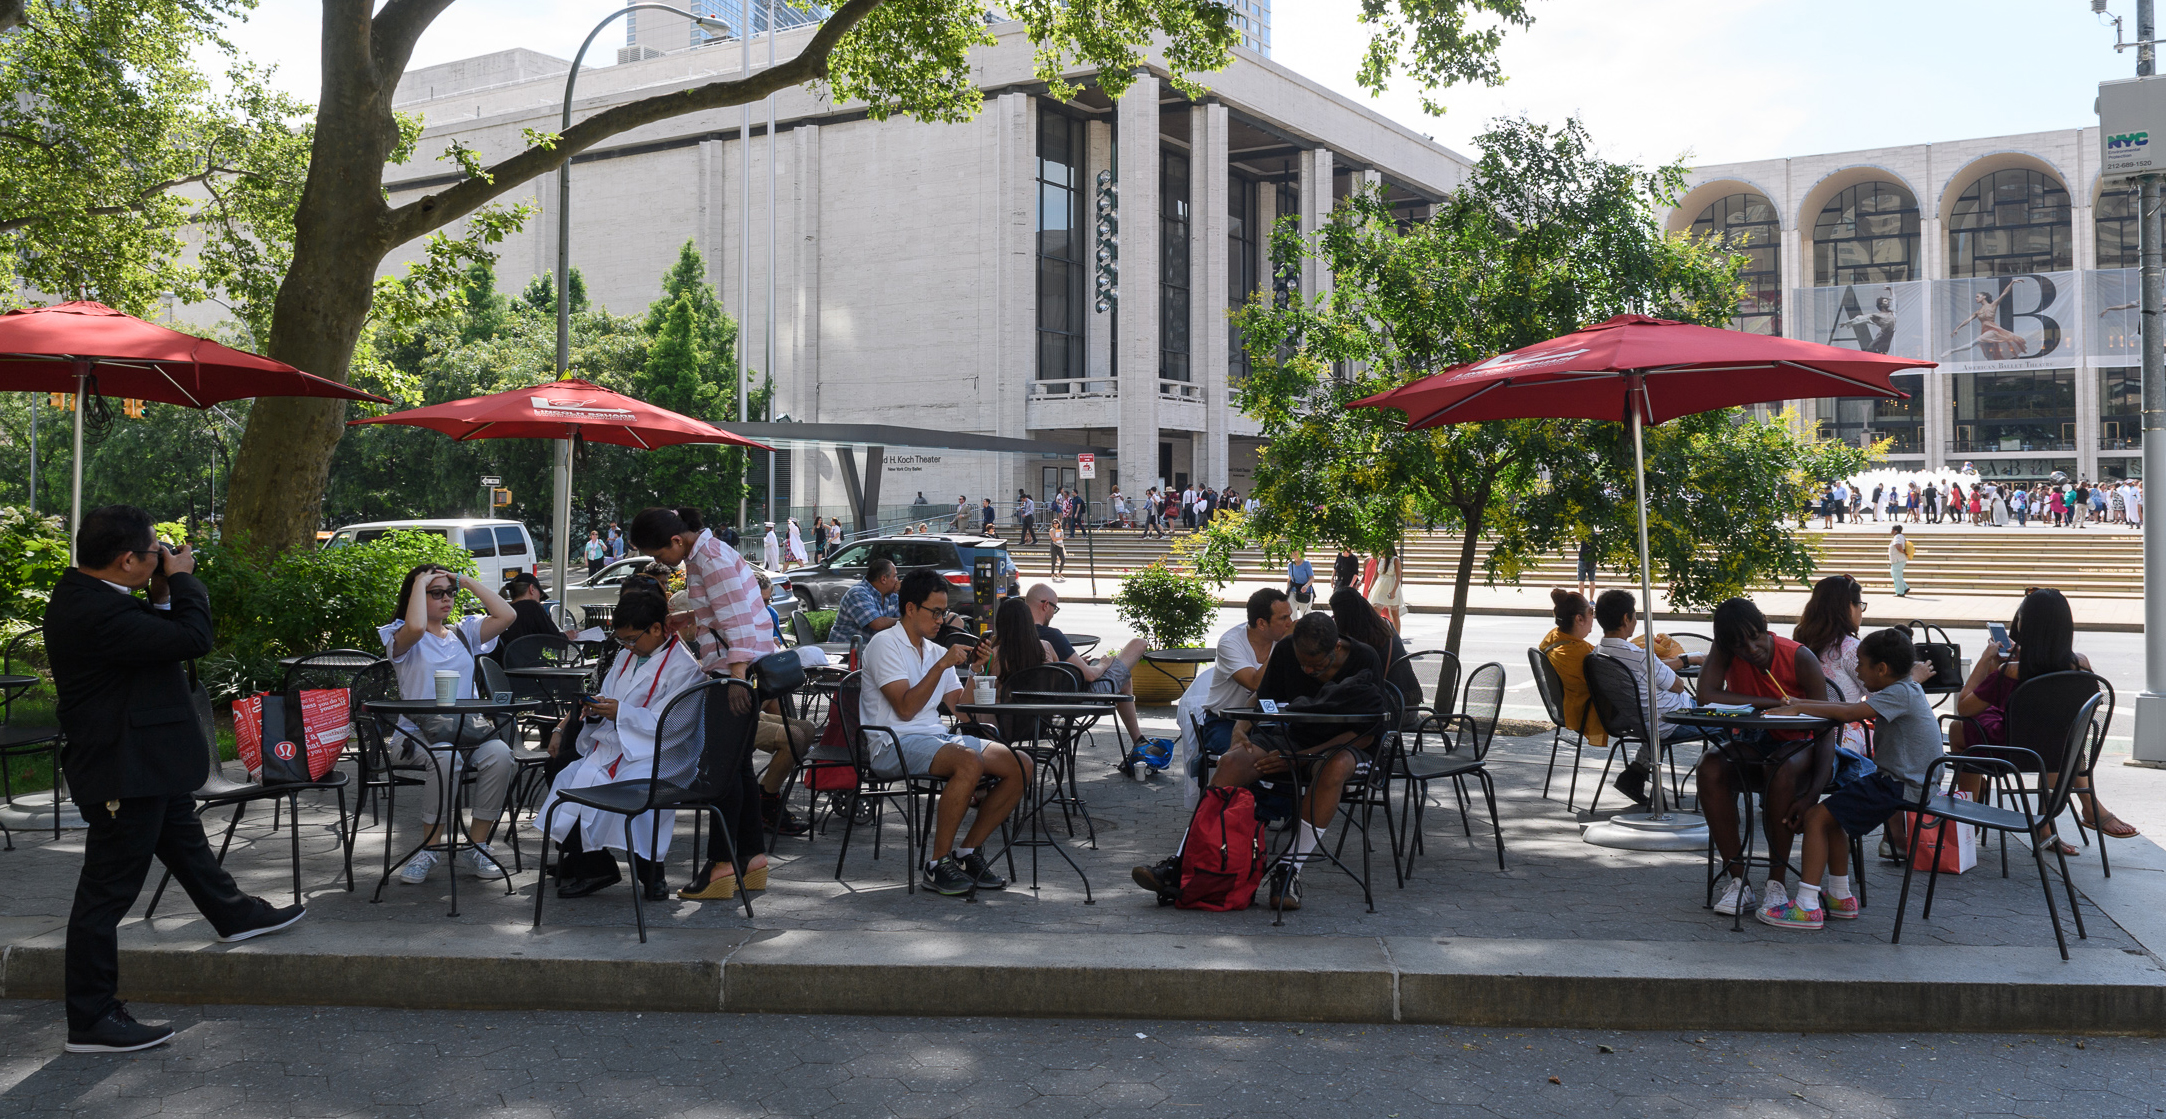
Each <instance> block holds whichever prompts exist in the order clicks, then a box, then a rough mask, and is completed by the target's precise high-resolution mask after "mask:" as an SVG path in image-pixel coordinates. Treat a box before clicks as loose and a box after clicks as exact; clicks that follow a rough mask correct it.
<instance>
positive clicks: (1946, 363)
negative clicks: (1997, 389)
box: [1924, 272, 2082, 373]
mask: <svg viewBox="0 0 2166 1119" xmlns="http://www.w3.org/2000/svg"><path fill="white" fill-rule="evenodd" d="M1932 283H1933V286H1934V288H1935V289H1936V291H1935V296H1936V298H1937V300H1938V305H1937V306H1936V307H1935V310H1936V311H1937V312H1938V314H1937V315H1936V316H1935V318H1936V319H1937V320H1938V322H1937V325H1936V328H1935V329H1937V330H1938V331H1939V332H1940V337H1938V338H1936V339H1934V340H1933V342H1934V346H1933V348H1934V349H1935V350H1936V351H1938V352H1936V353H1931V354H1926V355H1924V356H1926V357H1930V358H1932V359H1933V360H1935V361H1938V362H1939V363H1940V367H1941V369H1942V370H1944V371H1947V372H1950V373H1960V372H1968V371H1980V372H1989V371H1993V370H2015V369H2066V368H2068V367H2070V366H2072V365H2074V364H2076V355H2077V353H2078V350H2077V348H2076V343H2077V338H2076V334H2077V330H2076V327H2077V323H2078V321H2079V316H2080V315H2081V313H2082V312H2081V310H2080V309H2079V303H2080V299H2079V297H2080V295H2081V294H2082V292H2081V285H2080V284H2079V282H2078V277H2077V275H2076V273H2074V272H2030V273H2025V274H2023V275H2018V276H1978V277H1973V278H1971V279H1967V280H1934V281H1932Z"/></svg>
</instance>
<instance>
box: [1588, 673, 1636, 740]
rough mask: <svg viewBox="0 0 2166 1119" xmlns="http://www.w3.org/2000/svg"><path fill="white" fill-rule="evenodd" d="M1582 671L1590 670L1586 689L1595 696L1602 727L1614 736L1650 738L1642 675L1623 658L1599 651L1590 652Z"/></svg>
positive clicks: (1595, 705) (1595, 708)
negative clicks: (1633, 672) (1626, 663)
mask: <svg viewBox="0 0 2166 1119" xmlns="http://www.w3.org/2000/svg"><path fill="white" fill-rule="evenodd" d="M1581 671H1583V672H1585V673H1586V674H1587V692H1588V694H1589V695H1591V696H1593V697H1594V710H1595V714H1596V715H1597V716H1599V717H1600V718H1601V720H1602V729H1603V730H1604V731H1607V732H1608V733H1609V736H1610V737H1611V738H1631V739H1636V740H1638V741H1641V742H1646V741H1649V739H1648V735H1647V697H1646V696H1645V695H1644V694H1643V693H1641V691H1640V681H1639V677H1637V676H1634V675H1633V674H1632V670H1631V669H1629V668H1626V667H1625V664H1624V662H1623V661H1621V660H1618V659H1617V658H1616V657H1612V656H1605V655H1604V654H1602V653H1599V652H1595V653H1589V654H1587V661H1586V664H1585V667H1583V668H1582V669H1581Z"/></svg>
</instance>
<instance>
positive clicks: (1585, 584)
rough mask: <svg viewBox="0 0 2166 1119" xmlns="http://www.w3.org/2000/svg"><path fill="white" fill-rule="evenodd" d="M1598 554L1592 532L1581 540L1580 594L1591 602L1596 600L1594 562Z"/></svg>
mask: <svg viewBox="0 0 2166 1119" xmlns="http://www.w3.org/2000/svg"><path fill="white" fill-rule="evenodd" d="M1598 555H1599V553H1598V552H1597V550H1596V548H1595V546H1594V534H1593V533H1591V532H1590V533H1588V534H1587V538H1586V539H1585V540H1582V541H1580V542H1579V595H1580V597H1581V598H1584V599H1586V600H1587V601H1589V602H1593V601H1594V564H1595V560H1596V559H1597V558H1598Z"/></svg>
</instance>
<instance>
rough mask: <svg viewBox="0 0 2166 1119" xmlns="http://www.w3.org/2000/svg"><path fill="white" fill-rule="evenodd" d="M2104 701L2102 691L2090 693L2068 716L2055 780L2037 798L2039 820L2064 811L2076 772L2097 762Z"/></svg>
mask: <svg viewBox="0 0 2166 1119" xmlns="http://www.w3.org/2000/svg"><path fill="white" fill-rule="evenodd" d="M2056 675H2058V674H2056ZM2040 679H2044V677H2040ZM2105 702H2106V696H2105V695H2104V693H2099V692H2094V693H2092V694H2091V697H2090V698H2089V699H2086V700H2084V701H2083V702H2082V703H2081V704H2080V705H2078V706H2077V708H2076V710H2075V712H2074V713H2072V714H2070V715H2069V717H2068V723H2067V725H2066V726H2065V727H2063V728H2062V733H2061V742H2060V750H2061V760H2060V765H2059V766H2058V769H2059V775H2058V776H2059V779H2058V780H2056V781H2055V782H2054V783H2053V787H2052V788H2050V789H2046V790H2044V791H2043V793H2042V794H2041V796H2040V797H2039V800H2040V802H2041V804H2042V807H2041V808H2040V810H2039V813H2038V818H2039V819H2041V820H2056V819H2059V818H2060V816H2061V813H2063V812H2066V811H2068V802H2069V801H2070V800H2072V799H2073V798H2074V797H2075V795H2076V775H2077V774H2080V773H2089V772H2090V771H2091V769H2092V768H2093V767H2094V766H2096V765H2097V764H2098V754H2099V751H2101V750H2103V749H2105V746H2106V736H2105V735H2104V734H2101V733H2099V729H2100V728H2099V726H2098V713H2099V709H2100V708H2101V707H2102V706H2104V705H2105ZM2101 842H2103V838H2102V839H2101Z"/></svg>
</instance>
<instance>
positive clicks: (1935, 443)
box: [1918, 203, 1955, 470]
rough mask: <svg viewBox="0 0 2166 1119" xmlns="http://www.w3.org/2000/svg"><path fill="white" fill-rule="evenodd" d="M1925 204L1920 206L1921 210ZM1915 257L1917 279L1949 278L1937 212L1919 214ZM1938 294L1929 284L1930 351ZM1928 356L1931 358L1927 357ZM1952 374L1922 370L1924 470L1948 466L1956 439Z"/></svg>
mask: <svg viewBox="0 0 2166 1119" xmlns="http://www.w3.org/2000/svg"><path fill="white" fill-rule="evenodd" d="M1923 206H1924V204H1923V203H1921V208H1923ZM1918 257H1919V263H1920V264H1922V265H1923V266H1924V267H1923V268H1922V269H1921V270H1920V276H1919V278H1920V279H1924V280H1929V281H1930V280H1942V279H1946V278H1947V276H1948V241H1947V238H1946V235H1945V233H1944V231H1943V228H1942V226H1941V221H1940V217H1939V215H1938V213H1937V212H1936V213H1933V214H1923V213H1921V214H1920V215H1919V221H1918ZM1938 294H1939V292H1938V291H1937V290H1935V288H1934V287H1933V285H1932V284H1930V283H1928V284H1927V285H1926V288H1925V341H1926V347H1927V349H1928V350H1929V351H1931V350H1933V349H1936V348H1937V347H1938V346H1939V345H1940V342H1941V340H1942V337H1943V335H1942V332H1941V325H1940V322H1939V310H1940V308H1939V302H1940V301H1939V300H1938V299H1937V298H1936V296H1938ZM1928 356H1931V355H1930V354H1929V355H1928ZM1954 376H1955V374H1953V373H1948V372H1945V371H1943V370H1940V369H1937V368H1936V369H1928V370H1926V371H1925V401H1924V403H1923V404H1922V405H1921V406H1922V407H1923V408H1924V409H1925V468H1926V469H1927V470H1940V469H1942V468H1944V467H1946V466H1947V465H1948V440H1950V439H1953V438H1955V424H1954V421H1953V420H1952V418H1951V414H1952V410H1953V405H1952V403H1951V402H1952V401H1953V400H1954V399H1955V385H1954V383H1953V381H1952V378H1953V377H1954Z"/></svg>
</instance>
